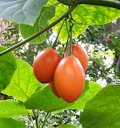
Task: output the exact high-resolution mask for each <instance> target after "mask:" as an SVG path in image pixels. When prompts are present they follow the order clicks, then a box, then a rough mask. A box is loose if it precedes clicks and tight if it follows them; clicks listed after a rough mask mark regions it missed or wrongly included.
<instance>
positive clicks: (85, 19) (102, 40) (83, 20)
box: [0, 0, 120, 128]
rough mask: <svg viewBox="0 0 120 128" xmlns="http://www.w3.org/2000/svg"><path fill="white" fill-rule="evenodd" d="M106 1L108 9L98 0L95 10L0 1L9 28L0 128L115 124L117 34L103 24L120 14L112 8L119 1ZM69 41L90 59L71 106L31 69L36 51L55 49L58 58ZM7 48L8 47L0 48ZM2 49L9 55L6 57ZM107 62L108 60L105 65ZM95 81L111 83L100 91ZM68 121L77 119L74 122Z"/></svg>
mask: <svg viewBox="0 0 120 128" xmlns="http://www.w3.org/2000/svg"><path fill="white" fill-rule="evenodd" d="M85 1H86V0H85ZM60 2H61V0H60ZM62 2H63V3H64V2H65V1H64V0H62ZM68 2H71V1H68ZM72 2H73V1H72ZM74 2H75V1H74ZM106 2H108V3H109V4H108V7H103V6H104V5H103V1H102V0H101V1H99V2H98V5H99V6H95V3H94V2H92V1H91V5H88V4H82V5H81V4H79V5H78V6H77V7H76V5H74V3H73V5H72V6H70V7H69V6H66V5H64V4H62V3H59V2H58V1H57V0H49V1H47V0H34V1H33V0H29V1H28V0H20V1H17V0H5V1H3V0H0V11H1V13H0V17H1V18H3V19H8V20H12V21H8V22H9V23H10V25H8V29H5V33H3V32H2V34H3V35H4V38H3V37H2V38H1V39H2V40H3V39H4V40H6V41H7V42H9V43H4V44H2V46H0V91H1V95H2V96H3V97H4V95H7V96H8V97H7V98H9V99H7V100H1V101H0V127H2V128H6V127H17V128H25V127H26V126H27V127H29V128H40V127H42V128H43V127H44V126H45V125H46V126H47V127H49V126H51V128H52V127H54V126H55V127H56V126H58V128H62V127H64V128H69V127H70V128H72V127H73V128H77V127H79V125H83V128H90V127H91V126H92V127H93V128H96V127H97V128H101V127H103V128H108V127H114V128H118V127H119V126H120V124H119V118H120V114H119V112H120V110H119V88H120V87H119V86H120V85H119V84H118V85H116V83H118V82H119V80H120V49H119V47H120V45H119V43H118V42H119V41H120V39H119V36H118V35H119V30H118V29H117V30H116V33H113V32H114V31H112V30H111V31H110V28H109V29H108V28H107V27H108V26H107V25H105V24H107V23H109V22H111V21H113V20H115V19H117V18H118V17H119V16H120V10H118V9H115V7H116V8H118V6H116V5H119V4H120V3H119V2H116V4H115V2H114V3H113V1H106ZM110 4H111V6H109V5H110ZM113 5H114V8H111V7H113ZM106 6H107V5H106ZM67 10H68V11H67ZM66 11H67V12H66ZM65 12H66V13H65ZM60 16H61V17H60ZM59 17H60V18H59ZM13 20H14V21H13ZM5 22H7V21H6V20H5ZM15 22H16V23H15ZM71 24H72V25H73V26H72V34H71V35H70V27H71ZM93 25H94V26H93ZM98 25H99V27H98ZM100 25H101V26H100ZM103 25H105V26H103ZM10 26H11V27H10ZM18 26H19V29H18ZM13 37H14V38H13ZM106 37H107V38H106ZM11 38H13V40H11ZM9 39H10V40H9ZM70 41H74V42H79V43H80V44H81V45H82V44H84V45H85V46H86V49H87V51H88V55H89V68H88V70H87V75H86V76H87V77H89V78H90V80H89V81H88V80H86V84H85V88H84V91H83V93H82V95H81V97H79V99H78V100H76V101H75V102H73V103H67V102H65V101H63V100H62V99H61V98H57V97H56V96H55V95H54V94H53V93H52V91H51V90H50V87H49V85H48V84H41V83H40V82H38V81H37V80H36V78H35V76H34V74H33V70H32V63H33V59H34V57H35V56H36V55H37V54H38V52H39V51H41V50H43V49H44V48H46V47H54V48H55V49H56V50H58V51H59V52H60V53H61V55H63V54H64V51H65V49H66V47H68V46H69V42H70ZM2 43H3V42H2ZM25 43H26V44H25ZM30 43H32V44H30ZM23 44H25V45H24V46H23ZM38 44H39V45H38ZM11 45H12V47H10V48H9V49H8V48H5V47H3V46H6V47H8V46H11ZM18 47H19V48H18ZM15 48H17V49H16V50H14V53H12V52H11V51H12V50H13V49H15ZM6 51H7V52H9V53H6V54H5V52H6ZM3 54H4V55H3ZM14 54H15V55H14ZM109 57H110V58H109ZM108 58H109V60H110V59H111V60H112V61H113V62H112V63H109V64H108V65H107V64H106V61H105V60H107V59H108ZM44 70H45V69H44ZM99 79H102V80H103V79H104V80H105V81H106V83H107V84H108V83H114V84H112V85H108V86H106V87H103V88H102V87H101V86H100V85H99V84H98V83H96V82H95V81H97V80H99ZM93 81H94V82H93ZM102 86H103V85H102ZM3 94H4V95H3ZM81 111H82V112H81ZM43 117H44V119H43ZM79 117H80V121H79ZM21 118H22V119H21ZM72 118H75V119H76V120H77V121H76V122H75V123H74V121H75V119H74V121H73V120H72ZM47 119H48V120H47ZM111 120H112V121H111ZM21 121H22V122H21ZM72 121H73V122H72ZM30 122H32V123H30ZM46 122H47V123H46ZM45 123H46V124H45ZM25 125H26V126H25ZM40 125H41V126H40ZM75 125H76V126H75Z"/></svg>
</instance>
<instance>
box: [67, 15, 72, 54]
mask: <svg viewBox="0 0 120 128" xmlns="http://www.w3.org/2000/svg"><path fill="white" fill-rule="evenodd" d="M69 23H70V30H69V35H68V36H69V38H70V40H69V44H68V45H69V47H68V56H71V55H72V28H73V23H72V15H71V17H70V19H69Z"/></svg>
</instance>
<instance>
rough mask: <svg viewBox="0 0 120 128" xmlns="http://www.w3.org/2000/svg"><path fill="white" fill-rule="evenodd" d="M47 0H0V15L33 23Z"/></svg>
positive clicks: (24, 22)
mask: <svg viewBox="0 0 120 128" xmlns="http://www.w3.org/2000/svg"><path fill="white" fill-rule="evenodd" d="M47 1H48V0H0V17H1V18H5V19H12V20H15V21H16V22H18V23H23V24H29V25H33V24H34V23H35V21H36V19H37V17H38V16H39V14H40V11H41V9H42V7H43V5H45V4H46V3H47Z"/></svg>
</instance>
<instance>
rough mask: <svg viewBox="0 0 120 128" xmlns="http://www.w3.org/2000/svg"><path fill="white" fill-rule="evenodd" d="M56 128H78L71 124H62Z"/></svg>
mask: <svg viewBox="0 0 120 128" xmlns="http://www.w3.org/2000/svg"><path fill="white" fill-rule="evenodd" d="M57 128H79V127H78V126H75V125H71V124H64V125H61V126H58V127H57Z"/></svg>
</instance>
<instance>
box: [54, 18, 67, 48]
mask: <svg viewBox="0 0 120 128" xmlns="http://www.w3.org/2000/svg"><path fill="white" fill-rule="evenodd" d="M65 20H66V18H65V19H64V20H63V22H62V24H61V26H60V29H59V32H58V34H57V37H56V39H55V41H54V43H53V46H52V48H55V46H56V43H57V41H58V38H59V35H60V32H61V29H62V27H63V25H64V22H65Z"/></svg>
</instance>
